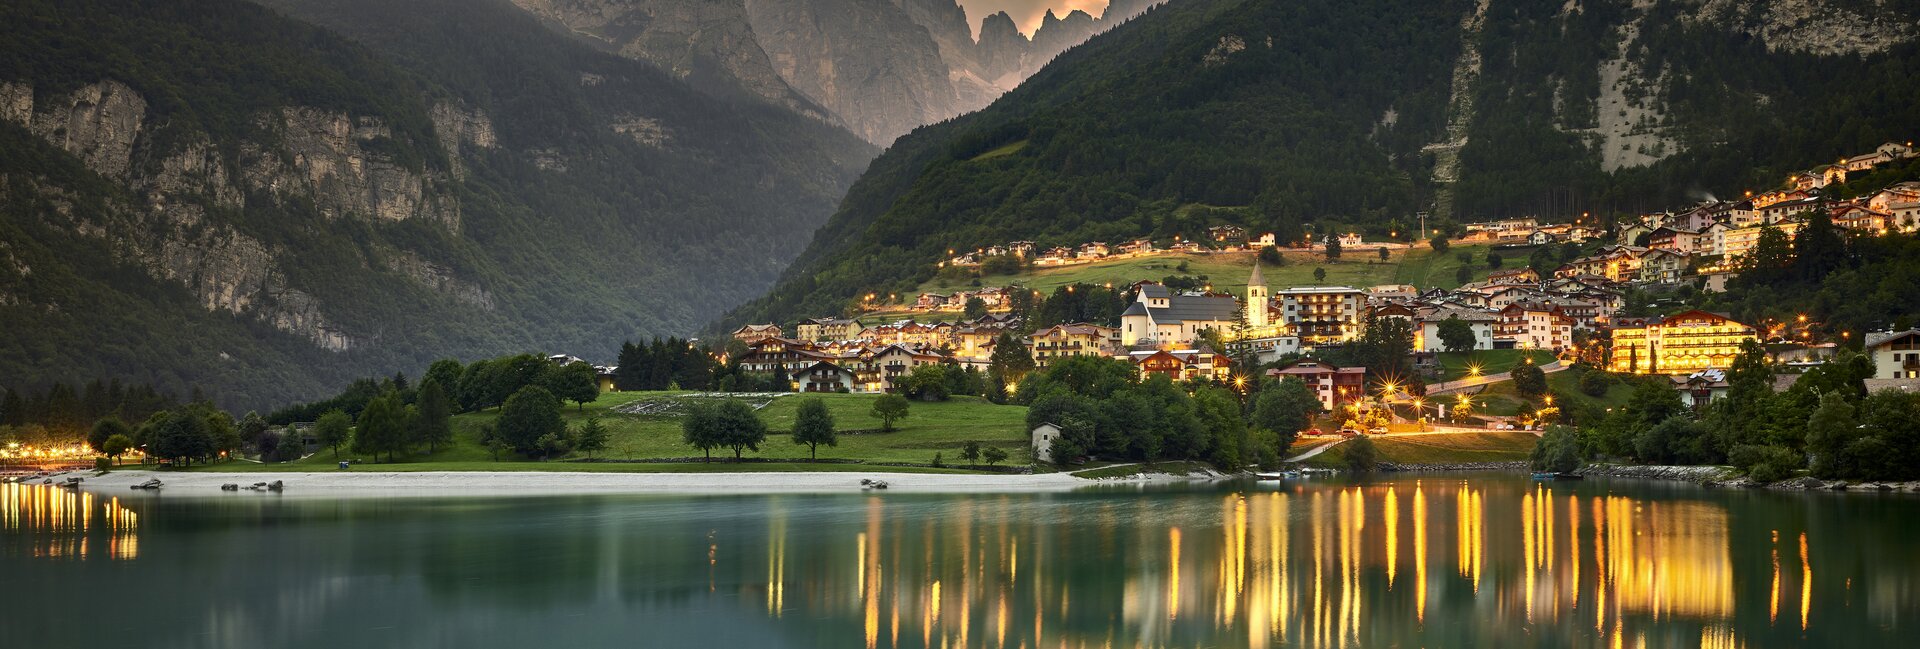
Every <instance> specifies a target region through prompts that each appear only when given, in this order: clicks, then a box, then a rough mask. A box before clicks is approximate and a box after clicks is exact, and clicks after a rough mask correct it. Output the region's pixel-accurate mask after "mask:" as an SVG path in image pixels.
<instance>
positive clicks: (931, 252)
mask: <svg viewBox="0 0 1920 649" xmlns="http://www.w3.org/2000/svg"><path fill="white" fill-rule="evenodd" d="M1629 4H1630V3H1628V2H1626V1H1624V0H1611V1H1598V2H1582V3H1579V9H1578V10H1575V11H1571V12H1564V11H1563V9H1562V4H1561V3H1542V2H1523V1H1519V0H1494V1H1493V2H1492V3H1491V4H1490V5H1489V7H1488V9H1487V13H1486V16H1485V20H1484V23H1483V26H1482V27H1481V28H1480V29H1479V30H1478V31H1477V32H1474V33H1466V32H1463V31H1462V29H1461V18H1462V17H1463V16H1465V15H1466V14H1467V13H1468V12H1470V11H1471V10H1472V7H1473V3H1470V2H1465V1H1459V2H1408V1H1402V0H1361V1H1355V2H1335V1H1331V0H1303V1H1300V2H1265V1H1260V0H1186V1H1182V2H1174V3H1169V4H1166V5H1162V6H1159V7H1156V8H1154V9H1153V10H1151V11H1149V12H1147V13H1146V14H1144V15H1143V16H1141V17H1139V18H1136V19H1134V20H1133V21H1130V22H1128V23H1126V24H1124V25H1122V26H1120V27H1118V28H1116V29H1114V30H1112V31H1111V32H1108V33H1106V34H1103V35H1101V36H1097V37H1095V38H1093V39H1092V40H1090V41H1088V42H1087V43H1086V44H1084V45H1081V46H1079V47H1076V48H1074V49H1072V50H1069V51H1068V52H1066V53H1065V54H1063V55H1061V56H1060V57H1059V58H1058V59H1055V60H1054V62H1053V63H1051V64H1050V65H1048V66H1047V67H1046V68H1045V69H1043V70H1042V71H1041V72H1040V73H1038V74H1037V75H1035V76H1034V77H1032V78H1031V79H1029V80H1028V81H1027V82H1026V83H1025V84H1023V85H1022V86H1021V87H1019V88H1017V89H1016V90H1014V91H1013V92H1010V93H1008V94H1006V95H1005V96H1003V97H1001V98H1000V100H998V101H997V102H995V103H994V104H993V105H992V106H989V107H988V108H986V109H984V110H982V111H979V112H977V113H973V114H969V115H965V116H961V117H958V118H955V119H953V120H949V121H946V122H943V123H939V124H934V125H930V126H927V127H924V128H921V129H918V130H916V131H914V132H913V133H911V134H909V135H907V136H905V137H903V138H901V139H900V140H899V141H897V142H896V143H895V144H894V145H893V146H892V147H891V148H890V149H889V150H888V151H887V152H886V153H885V154H883V155H882V156H881V157H880V158H879V159H877V160H876V161H875V162H874V163H873V165H872V167H871V168H870V169H869V170H868V172H867V173H866V174H865V175H864V176H862V178H861V180H860V182H858V183H857V184H855V185H854V186H853V188H852V189H850V190H849V192H848V195H847V197H846V199H845V200H844V201H843V202H842V203H841V205H840V209H839V211H838V212H837V213H836V214H835V215H834V217H833V218H832V220H830V221H829V222H828V224H827V225H826V226H825V227H824V228H823V229H822V230H821V231H820V232H819V233H818V234H816V236H815V238H814V240H813V243H812V245H810V246H809V247H808V249H807V251H806V252H805V253H804V254H802V255H801V257H800V258H799V259H798V260H797V261H796V263H795V265H794V267H793V268H791V269H789V271H788V272H787V274H786V275H785V276H784V278H783V279H782V281H781V283H780V284H779V286H778V287H776V288H775V289H774V290H773V291H772V292H771V293H770V294H769V295H767V296H766V297H763V298H761V299H759V300H756V301H754V302H750V303H748V304H746V305H743V306H742V307H740V308H739V309H736V310H735V311H734V312H732V313H730V314H729V315H728V316H727V317H725V318H723V319H722V320H721V321H719V322H717V323H716V324H715V325H714V326H711V327H710V329H711V330H714V331H719V330H723V329H725V328H728V327H732V326H737V325H738V324H740V323H743V322H749V321H790V320H792V319H794V318H798V317H806V316H813V315H820V314H832V313H839V312H842V311H844V310H845V309H846V308H847V307H848V306H849V304H850V300H851V298H853V297H854V296H857V295H861V294H864V293H868V292H878V293H883V294H884V293H892V292H899V291H903V290H909V289H911V288H912V287H913V286H916V285H918V284H919V283H921V282H923V281H925V280H927V279H928V278H930V277H932V275H933V273H934V271H935V265H934V264H935V262H937V261H938V260H940V259H941V258H943V257H944V256H945V255H944V253H945V251H946V250H948V249H974V248H977V247H980V246H985V245H992V244H997V243H1003V242H1006V241H1009V240H1022V239H1029V240H1033V241H1035V242H1036V243H1038V244H1040V246H1042V247H1046V246H1050V245H1068V244H1078V243H1082V242H1086V241H1094V240H1105V241H1115V240H1124V239H1126V238H1130V237H1136V236H1154V237H1170V236H1171V235H1173V234H1180V233H1185V234H1189V235H1190V234H1192V233H1194V232H1196V231H1199V230H1202V229H1204V228H1205V227H1206V226H1207V225H1209V224H1213V223H1221V222H1237V223H1240V224H1243V225H1246V226H1248V227H1250V228H1253V229H1255V230H1256V231H1273V232H1276V233H1279V234H1281V235H1282V238H1283V239H1287V240H1291V239H1292V238H1293V236H1294V235H1299V234H1304V233H1307V232H1315V231H1319V232H1324V231H1326V230H1327V229H1328V228H1330V227H1357V228H1361V229H1365V230H1368V231H1370V232H1373V233H1374V234H1375V235H1386V234H1388V233H1389V232H1390V231H1396V230H1397V231H1399V232H1403V233H1404V232H1407V231H1408V230H1409V229H1410V227H1409V224H1411V223H1412V222H1413V220H1414V218H1415V215H1416V213H1417V212H1419V211H1423V210H1435V209H1436V205H1437V204H1438V202H1439V201H1441V200H1442V198H1443V197H1445V196H1447V195H1450V196H1451V203H1450V206H1451V212H1452V214H1453V219H1454V220H1456V221H1468V220H1477V219H1481V218H1493V217H1503V216H1513V215H1539V216H1543V217H1547V218H1549V219H1552V218H1555V217H1559V218H1570V217H1571V216H1574V215H1578V214H1580V213H1581V212H1593V213H1595V214H1603V215H1609V216H1615V215H1628V214H1636V213H1639V212H1641V211H1643V210H1654V209H1666V208H1672V207H1677V206H1682V205H1687V204H1691V203H1694V202H1697V201H1699V200H1701V199H1703V198H1705V197H1706V196H1708V195H1713V194H1717V195H1721V196H1732V195H1738V194H1739V193H1740V192H1741V191H1742V190H1746V189H1754V190H1758V189H1763V188H1765V187H1769V186H1772V185H1775V184H1777V183H1779V182H1780V180H1781V179H1782V178H1784V175H1785V172H1786V171H1788V170H1790V169H1797V168H1805V167H1809V166H1813V165H1817V164H1820V163H1822V162H1830V161H1832V160H1833V159H1835V158H1837V157H1839V156H1840V155H1843V154H1848V155H1850V154H1853V153H1859V152H1863V151H1866V150H1869V149H1871V148H1872V147H1873V146H1875V145H1877V144H1879V143H1880V142H1882V141H1885V140H1888V139H1895V138H1905V137H1910V135H1911V131H1913V130H1914V129H1915V128H1916V125H1920V85H1916V84H1913V83H1911V82H1910V81H1908V80H1910V79H1912V78H1915V77H1916V76H1920V46H1916V45H1915V44H1912V43H1909V44H1905V45H1900V46H1897V47H1895V48H1893V49H1891V50H1889V51H1887V52H1884V53H1880V54H1874V55H1867V56H1816V55H1812V54H1800V53H1791V52H1786V51H1770V50H1768V49H1767V47H1766V46H1765V44H1764V43H1762V42H1760V41H1759V39H1757V38H1755V37H1753V36H1749V35H1747V34H1746V33H1745V32H1744V31H1742V30H1740V29H1735V28H1734V27H1736V25H1727V24H1716V23H1714V22H1706V21H1693V20H1691V19H1687V20H1683V19H1681V18H1680V17H1678V16H1676V15H1675V14H1674V12H1676V11H1680V10H1681V9H1684V8H1685V7H1682V6H1681V5H1682V4H1683V3H1672V2H1669V3H1659V4H1656V5H1654V6H1653V7H1652V8H1651V9H1648V10H1646V11H1647V13H1646V14H1645V15H1643V16H1639V24H1640V25H1641V28H1640V31H1639V37H1638V38H1637V39H1636V40H1634V41H1633V45H1632V46H1631V47H1629V48H1627V52H1626V55H1627V57H1628V58H1629V59H1630V60H1632V61H1634V62H1635V63H1636V64H1637V65H1638V66H1639V67H1640V68H1641V69H1643V70H1659V71H1663V72H1662V74H1663V75H1664V78H1666V79H1671V80H1672V81H1671V82H1669V83H1664V84H1647V87H1649V88H1657V89H1658V90H1656V91H1648V92H1657V93H1658V95H1657V96H1656V97H1651V98H1650V101H1652V102H1653V103H1655V104H1657V105H1659V106H1660V107H1661V108H1662V110H1663V112H1664V113H1665V115H1666V118H1665V121H1664V122H1663V124H1662V125H1661V128H1662V129H1664V132H1665V133H1667V134H1668V135H1669V136H1670V137H1671V138H1673V139H1674V140H1676V141H1677V142H1678V143H1679V144H1678V145H1677V148H1679V149H1680V152H1679V153H1678V154H1675V155H1671V156H1669V157H1666V158H1665V159H1663V160H1661V161H1659V162H1657V163H1655V164H1653V165H1651V166H1647V167H1641V168H1634V167H1628V168H1626V169H1623V170H1621V171H1619V172H1617V173H1607V172H1605V171H1603V170H1602V167H1601V163H1600V156H1599V154H1598V153H1597V152H1596V150H1595V147H1597V146H1598V144H1597V142H1598V140H1599V138H1598V137H1597V136H1594V135H1591V134H1590V133H1589V132H1588V130H1589V129H1592V128H1593V127H1594V125H1595V124H1596V123H1597V121H1598V112H1597V111H1598V110H1600V109H1599V107H1598V106H1597V104H1596V101H1597V98H1598V97H1599V96H1600V95H1601V94H1602V92H1601V90H1602V89H1601V87H1600V83H1601V79H1600V75H1599V73H1598V70H1599V69H1600V64H1601V63H1602V62H1603V61H1605V60H1607V59H1610V58H1613V57H1615V56H1616V55H1617V54H1618V53H1619V52H1618V44H1619V40H1620V39H1621V38H1622V34H1623V25H1624V24H1625V23H1626V22H1627V21H1629V20H1630V19H1631V18H1633V12H1635V11H1640V10H1635V9H1631V8H1630V7H1629ZM1687 6H1689V7H1690V6H1691V5H1687ZM1862 10H1867V11H1885V12H1891V13H1893V14H1895V15H1893V16H1889V17H1888V19H1893V18H1897V17H1899V16H1905V15H1907V14H1908V13H1910V10H1909V9H1907V8H1903V7H1866V8H1864V9H1862ZM1743 11H1745V10H1743ZM1750 18H1751V17H1750V16H1743V17H1741V20H1747V19H1750ZM1463 41H1470V42H1471V43H1472V44H1473V45H1474V46H1475V47H1476V48H1477V50H1478V51H1479V52H1480V54H1481V57H1480V58H1481V60H1482V62H1483V63H1482V69H1481V72H1480V75H1479V76H1478V79H1477V81H1476V82H1475V83H1474V84H1473V85H1472V86H1471V87H1469V88H1467V91H1468V92H1469V93H1471V95H1472V99H1473V102H1472V103H1473V105H1474V106H1475V109H1474V112H1473V113H1472V114H1471V115H1470V116H1469V117H1470V119H1468V120H1467V121H1466V133H1465V135H1466V136H1467V137H1466V142H1467V143H1466V145H1465V146H1464V147H1463V148H1462V149H1461V151H1460V170H1459V178H1460V179H1459V181H1458V182H1457V183H1454V184H1453V186H1452V187H1451V188H1443V187H1440V186H1438V185H1436V184H1435V183H1434V182H1432V181H1431V180H1430V179H1431V178H1432V174H1433V166H1434V164H1435V155H1434V154H1432V153H1430V152H1428V151H1427V150H1425V147H1427V145H1429V144H1432V143H1435V142H1440V141H1443V140H1446V139H1447V138H1448V134H1447V121H1448V116H1449V115H1448V113H1449V110H1451V109H1450V107H1449V98H1450V95H1451V92H1452V83H1453V71H1454V62H1455V61H1456V59H1457V58H1458V57H1459V56H1460V54H1461V51H1462V44H1463ZM1389 116H1391V118H1389ZM1449 189H1450V191H1443V190H1449Z"/></svg>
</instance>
